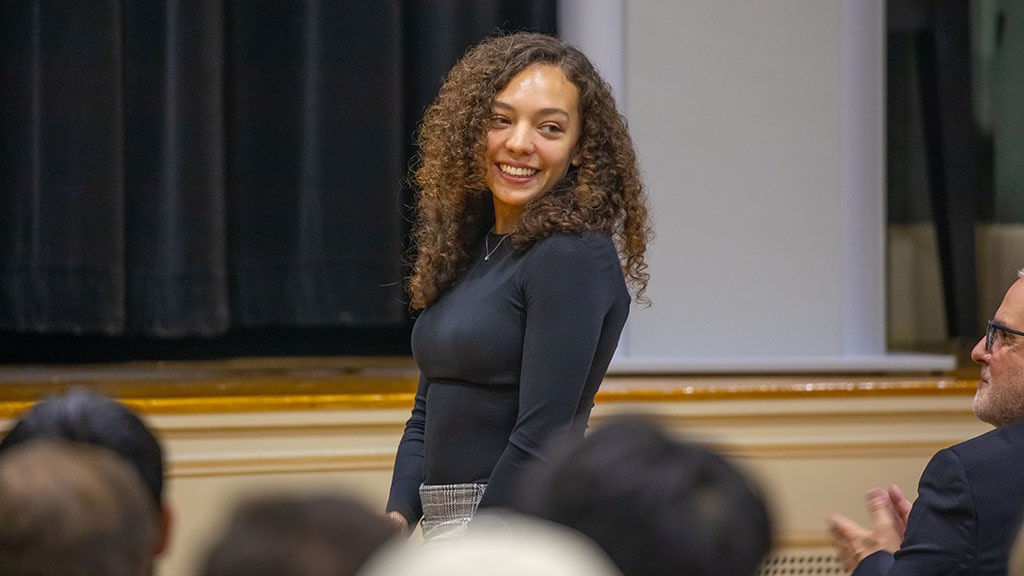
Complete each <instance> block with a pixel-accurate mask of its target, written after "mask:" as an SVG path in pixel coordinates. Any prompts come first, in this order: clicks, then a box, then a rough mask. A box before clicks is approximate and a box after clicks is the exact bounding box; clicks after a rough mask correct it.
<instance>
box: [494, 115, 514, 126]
mask: <svg viewBox="0 0 1024 576" xmlns="http://www.w3.org/2000/svg"><path fill="white" fill-rule="evenodd" d="M491 124H493V125H496V126H507V125H508V124H510V122H509V121H508V118H505V117H504V116H491Z"/></svg>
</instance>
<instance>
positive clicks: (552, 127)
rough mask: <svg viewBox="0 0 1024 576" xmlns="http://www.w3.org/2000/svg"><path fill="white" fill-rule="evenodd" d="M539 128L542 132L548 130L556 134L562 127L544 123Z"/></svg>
mask: <svg viewBox="0 0 1024 576" xmlns="http://www.w3.org/2000/svg"><path fill="white" fill-rule="evenodd" d="M540 129H541V130H542V131H544V132H550V133H552V134H556V133H558V132H561V131H562V127H561V126H556V125H555V124H545V125H544V126H541V127H540Z"/></svg>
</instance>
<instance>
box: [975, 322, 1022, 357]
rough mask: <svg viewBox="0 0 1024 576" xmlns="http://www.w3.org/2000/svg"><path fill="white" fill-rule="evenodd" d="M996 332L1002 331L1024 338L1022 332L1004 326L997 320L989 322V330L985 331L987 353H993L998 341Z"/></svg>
mask: <svg viewBox="0 0 1024 576" xmlns="http://www.w3.org/2000/svg"><path fill="white" fill-rule="evenodd" d="M996 330H1002V331H1003V332H1008V333H1010V334H1016V335H1017V336H1024V332H1021V331H1020V330H1014V329H1013V328H1009V327H1007V326H1003V325H1002V324H1000V323H999V322H996V321H995V320H989V321H988V329H987V330H985V352H991V351H992V344H993V343H995V341H996Z"/></svg>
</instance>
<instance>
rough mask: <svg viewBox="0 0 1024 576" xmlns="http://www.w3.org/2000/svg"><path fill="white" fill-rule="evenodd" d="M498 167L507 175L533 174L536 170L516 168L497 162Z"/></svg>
mask: <svg viewBox="0 0 1024 576" xmlns="http://www.w3.org/2000/svg"><path fill="white" fill-rule="evenodd" d="M498 168H499V169H501V171H502V172H504V173H505V174H508V175H509V176H520V177H522V176H533V175H534V174H536V173H537V172H538V171H537V170H534V169H532V168H516V167H515V166H506V165H505V164H498Z"/></svg>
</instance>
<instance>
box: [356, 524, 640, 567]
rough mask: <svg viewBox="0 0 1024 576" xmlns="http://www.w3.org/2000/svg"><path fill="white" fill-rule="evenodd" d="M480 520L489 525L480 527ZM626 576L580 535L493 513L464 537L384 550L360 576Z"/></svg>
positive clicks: (407, 544)
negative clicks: (622, 575)
mask: <svg viewBox="0 0 1024 576" xmlns="http://www.w3.org/2000/svg"><path fill="white" fill-rule="evenodd" d="M478 520H486V521H485V522H478ZM412 575H415V576H621V574H620V573H619V571H618V570H617V569H616V568H615V566H614V565H613V564H612V563H611V561H610V560H609V559H608V557H607V556H606V555H605V554H604V553H603V552H602V551H601V549H600V548H598V547H597V546H596V545H594V543H593V542H590V541H589V540H587V539H586V538H584V537H582V536H581V535H580V534H579V533H577V532H575V531H572V530H568V529H566V528H565V527H562V526H558V525H555V524H551V523H549V522H544V521H541V520H538V519H536V518H527V517H520V516H514V515H497V514H492V515H489V516H488V517H486V518H480V517H478V518H476V519H474V520H473V524H471V528H470V530H469V531H468V532H466V533H465V534H463V535H460V536H457V537H454V538H450V539H447V540H444V539H442V540H432V541H430V543H429V544H427V545H425V546H415V545H412V544H409V543H406V542H402V543H400V544H397V545H395V546H392V547H389V548H386V549H384V550H383V551H382V552H381V553H380V554H379V555H378V556H377V557H375V558H373V559H372V560H371V561H370V562H369V563H367V566H366V569H365V570H364V571H362V572H360V576H412Z"/></svg>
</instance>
